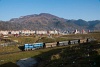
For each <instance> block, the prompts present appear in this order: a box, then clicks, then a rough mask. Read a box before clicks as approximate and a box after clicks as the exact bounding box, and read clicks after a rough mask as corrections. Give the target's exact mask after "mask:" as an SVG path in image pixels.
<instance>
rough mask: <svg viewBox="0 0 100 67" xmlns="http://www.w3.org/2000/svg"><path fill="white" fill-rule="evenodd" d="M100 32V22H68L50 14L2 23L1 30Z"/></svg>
mask: <svg viewBox="0 0 100 67" xmlns="http://www.w3.org/2000/svg"><path fill="white" fill-rule="evenodd" d="M26 29H28V30H54V29H56V30H75V29H78V30H82V29H86V30H88V29H90V30H95V29H96V30H100V21H99V20H95V21H85V20H82V19H79V20H68V19H64V18H60V17H57V16H54V15H51V14H48V13H41V14H33V15H27V16H21V17H19V18H13V19H11V20H9V21H0V30H26Z"/></svg>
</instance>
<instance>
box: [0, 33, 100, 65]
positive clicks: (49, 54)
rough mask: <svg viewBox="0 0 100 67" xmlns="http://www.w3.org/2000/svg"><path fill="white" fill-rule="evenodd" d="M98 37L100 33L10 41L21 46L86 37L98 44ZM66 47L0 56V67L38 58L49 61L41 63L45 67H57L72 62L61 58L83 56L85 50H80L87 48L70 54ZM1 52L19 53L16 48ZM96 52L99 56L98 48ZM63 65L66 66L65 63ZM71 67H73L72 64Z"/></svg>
mask: <svg viewBox="0 0 100 67" xmlns="http://www.w3.org/2000/svg"><path fill="white" fill-rule="evenodd" d="M99 36H100V33H90V34H84V35H82V34H77V35H64V36H60V37H54V38H48V37H43V38H40V39H39V40H38V38H39V37H38V38H37V39H36V38H35V37H19V38H15V37H13V38H11V39H13V40H18V42H19V44H22V45H23V43H30V42H31V43H32V42H35V41H36V40H37V42H54V41H61V40H68V39H72V38H87V37H92V38H96V39H97V40H98V42H100V37H99ZM27 38H29V40H28V39H27ZM30 38H33V39H35V40H32V39H30ZM94 45H95V44H94ZM67 47H68V46H67ZM67 47H56V48H49V49H40V50H35V51H27V52H19V53H13V54H6V55H0V65H1V64H5V63H9V62H10V64H8V65H11V63H12V65H13V63H15V62H16V61H17V60H19V59H21V58H27V57H37V56H40V57H42V59H44V60H49V61H48V62H47V63H46V64H45V63H43V64H44V65H45V66H46V67H49V66H53V65H54V67H55V63H57V64H58V65H61V64H62V63H61V62H63V61H64V60H65V59H66V60H68V61H64V62H73V61H70V60H71V59H68V58H63V56H68V57H69V56H73V55H75V54H76V55H77V54H78V55H81V54H83V52H82V50H83V51H84V50H85V48H84V49H82V48H83V47H87V46H83V47H80V46H78V47H80V48H81V49H80V50H78V52H76V53H75V52H72V53H71V51H73V50H74V49H73V50H72V48H69V47H68V48H67ZM2 50H3V51H4V52H13V51H19V49H18V46H13V47H12V46H9V47H2V48H1V50H0V52H2ZM70 50H71V51H70ZM96 51H97V54H98V55H99V54H100V49H99V48H98V49H96ZM85 52H86V51H85ZM97 54H96V55H97ZM96 55H95V56H96ZM61 58H62V59H61ZM87 60H88V59H85V60H83V61H82V63H83V62H86V63H87V62H88V61H87ZM55 61H56V62H55ZM44 62H45V61H44ZM79 62H81V61H80V60H79V61H77V64H78V63H79ZM49 64H50V65H49ZM5 65H6V64H5ZM65 65H66V63H65ZM85 65H86V64H85ZM41 66H42V65H41ZM72 66H73V64H72ZM83 66H84V65H83ZM43 67H44V66H43ZM58 67H59V66H58Z"/></svg>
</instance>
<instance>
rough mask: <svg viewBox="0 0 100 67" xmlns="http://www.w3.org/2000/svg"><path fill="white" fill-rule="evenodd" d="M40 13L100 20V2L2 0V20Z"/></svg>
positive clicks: (0, 15)
mask: <svg viewBox="0 0 100 67" xmlns="http://www.w3.org/2000/svg"><path fill="white" fill-rule="evenodd" d="M39 13H50V14H53V15H56V16H59V17H62V18H65V19H76V20H77V19H83V20H87V21H89V20H100V0H0V20H5V21H6V20H10V19H11V18H18V17H20V16H25V15H30V14H39Z"/></svg>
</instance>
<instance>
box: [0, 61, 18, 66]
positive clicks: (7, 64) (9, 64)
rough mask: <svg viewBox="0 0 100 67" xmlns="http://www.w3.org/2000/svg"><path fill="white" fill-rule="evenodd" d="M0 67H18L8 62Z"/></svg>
mask: <svg viewBox="0 0 100 67" xmlns="http://www.w3.org/2000/svg"><path fill="white" fill-rule="evenodd" d="M0 67H18V66H17V65H16V64H15V63H12V62H8V63H5V64H2V65H0Z"/></svg>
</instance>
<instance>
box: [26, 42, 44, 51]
mask: <svg viewBox="0 0 100 67" xmlns="http://www.w3.org/2000/svg"><path fill="white" fill-rule="evenodd" d="M40 48H43V43H33V44H25V45H24V50H25V51H26V50H35V49H40Z"/></svg>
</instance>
